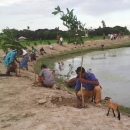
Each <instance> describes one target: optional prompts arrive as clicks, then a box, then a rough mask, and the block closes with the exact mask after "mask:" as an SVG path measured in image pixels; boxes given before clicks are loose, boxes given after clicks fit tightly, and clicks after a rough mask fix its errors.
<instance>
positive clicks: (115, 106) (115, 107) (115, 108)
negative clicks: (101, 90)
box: [104, 97, 120, 120]
mask: <svg viewBox="0 0 130 130" xmlns="http://www.w3.org/2000/svg"><path fill="white" fill-rule="evenodd" d="M110 99H111V98H110V97H105V99H104V100H105V102H106V103H107V105H108V113H107V116H108V115H109V111H110V109H112V112H113V115H114V117H115V116H116V115H115V113H114V111H116V112H117V113H118V117H117V118H118V119H119V120H120V112H119V109H118V108H119V105H118V104H117V103H114V102H111V101H110Z"/></svg>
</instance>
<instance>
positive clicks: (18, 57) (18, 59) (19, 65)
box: [18, 56, 20, 76]
mask: <svg viewBox="0 0 130 130" xmlns="http://www.w3.org/2000/svg"><path fill="white" fill-rule="evenodd" d="M18 61H19V56H18ZM19 76H20V61H19Z"/></svg>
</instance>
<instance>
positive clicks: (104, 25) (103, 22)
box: [101, 20, 106, 28]
mask: <svg viewBox="0 0 130 130" xmlns="http://www.w3.org/2000/svg"><path fill="white" fill-rule="evenodd" d="M101 23H102V26H103V28H104V27H106V24H105V21H104V20H102V21H101Z"/></svg>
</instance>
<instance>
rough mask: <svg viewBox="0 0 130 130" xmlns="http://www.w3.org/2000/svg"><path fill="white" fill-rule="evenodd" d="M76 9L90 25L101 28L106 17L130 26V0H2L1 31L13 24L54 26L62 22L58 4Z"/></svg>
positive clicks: (20, 26) (110, 21)
mask: <svg viewBox="0 0 130 130" xmlns="http://www.w3.org/2000/svg"><path fill="white" fill-rule="evenodd" d="M58 5H59V6H60V7H61V9H62V10H63V11H66V8H69V9H70V10H71V9H74V14H75V15H76V16H77V18H78V20H80V21H81V22H82V23H86V26H85V27H86V28H90V27H92V28H98V27H99V26H102V24H101V21H102V20H104V21H105V23H106V26H109V27H114V26H116V25H119V26H123V27H124V26H127V28H128V29H129V30H130V0H0V32H1V30H2V29H4V28H6V27H9V28H10V29H12V28H15V29H18V30H23V29H27V26H29V27H30V29H31V30H37V29H44V28H48V29H54V28H55V27H59V28H60V29H61V30H67V28H66V27H64V26H63V25H62V21H61V20H60V15H56V16H54V15H53V14H52V12H53V11H54V8H55V7H57V6H58Z"/></svg>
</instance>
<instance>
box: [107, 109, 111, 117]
mask: <svg viewBox="0 0 130 130" xmlns="http://www.w3.org/2000/svg"><path fill="white" fill-rule="evenodd" d="M110 109H111V108H110V107H109V108H108V113H107V116H108V115H109V111H110Z"/></svg>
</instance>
